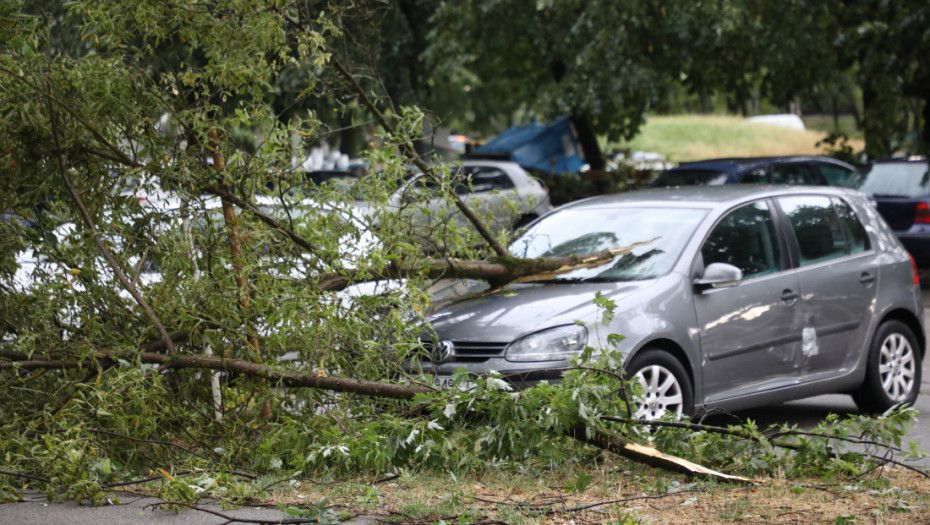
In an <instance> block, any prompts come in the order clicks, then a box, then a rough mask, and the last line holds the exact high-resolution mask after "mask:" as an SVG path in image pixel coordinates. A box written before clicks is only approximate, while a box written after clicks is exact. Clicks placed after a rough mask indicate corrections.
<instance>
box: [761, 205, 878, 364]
mask: <svg viewBox="0 0 930 525" xmlns="http://www.w3.org/2000/svg"><path fill="white" fill-rule="evenodd" d="M778 204H779V207H780V209H781V210H782V211H783V212H784V213H785V216H786V218H787V221H788V223H789V225H790V226H791V231H792V238H793V239H794V241H795V242H796V244H795V246H794V247H793V250H794V251H795V253H796V259H797V261H798V264H799V265H800V268H799V269H798V271H797V275H798V279H799V280H800V287H801V293H802V301H801V306H802V308H803V310H804V333H803V335H804V339H803V341H802V349H801V350H802V351H801V353H800V354H799V356H798V357H799V362H798V370H799V372H800V375H801V377H802V380H803V381H817V380H820V379H825V378H828V377H833V376H841V375H845V374H848V373H849V372H850V371H851V370H852V369H853V368H854V367H855V365H856V363H857V361H858V359H859V357H860V355H861V354H862V349H863V345H864V341H865V339H866V335H867V333H868V330H869V327H868V326H867V320H868V319H870V318H872V316H873V313H874V309H875V301H876V290H877V289H878V283H877V279H878V273H879V266H880V264H879V260H878V256H877V254H876V253H875V252H874V251H873V250H871V249H870V243H869V240H868V236H867V234H866V233H865V230H864V228H863V227H862V224H861V222H860V221H859V219H858V218H857V217H856V215H855V214H854V213H853V212H852V209H851V208H850V207H849V206H848V205H847V204H846V203H845V202H843V201H841V200H838V199H832V200H831V199H830V198H829V197H827V196H804V195H800V196H791V197H783V198H779V199H778Z"/></svg>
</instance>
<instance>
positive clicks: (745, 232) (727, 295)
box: [694, 201, 803, 403]
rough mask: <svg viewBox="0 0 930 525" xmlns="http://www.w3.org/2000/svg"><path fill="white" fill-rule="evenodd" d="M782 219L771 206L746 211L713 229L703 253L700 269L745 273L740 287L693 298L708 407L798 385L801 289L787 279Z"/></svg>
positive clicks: (794, 280)
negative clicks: (715, 266)
mask: <svg viewBox="0 0 930 525" xmlns="http://www.w3.org/2000/svg"><path fill="white" fill-rule="evenodd" d="M775 217H776V214H775V213H773V211H772V208H771V205H770V203H768V202H766V201H757V202H754V203H751V204H748V205H744V206H740V207H738V208H736V209H734V210H731V211H730V212H728V213H727V214H726V215H725V216H723V217H722V218H721V219H720V220H719V221H718V222H717V224H715V225H714V227H713V228H712V229H711V232H710V233H709V234H708V235H707V238H706V239H705V240H704V243H703V245H702V247H701V256H700V264H702V265H709V264H711V263H714V262H723V263H727V264H732V265H733V266H736V267H737V268H739V269H740V270H742V272H743V281H742V282H741V283H739V284H738V285H736V286H734V287H730V288H721V289H711V290H705V291H704V292H703V293H699V294H696V295H695V297H694V308H695V313H696V315H697V322H698V331H699V334H700V341H701V352H702V361H703V362H702V365H703V369H704V371H703V379H704V382H703V388H702V392H701V393H699V396H700V397H702V398H703V401H705V402H707V403H712V402H714V401H716V400H723V399H727V398H730V397H734V396H740V395H744V394H747V393H753V392H757V391H759V390H767V389H772V388H779V387H782V386H785V385H789V384H794V383H796V381H797V374H796V368H795V365H796V363H797V359H798V353H799V352H800V350H801V337H802V328H803V310H802V308H801V304H800V303H801V301H800V298H801V297H800V281H799V280H798V276H797V274H796V272H794V271H784V269H785V268H786V266H787V262H786V261H787V259H786V257H785V254H784V250H783V243H781V242H780V240H779V236H778V233H777V227H776V219H775ZM700 401H701V399H698V402H700Z"/></svg>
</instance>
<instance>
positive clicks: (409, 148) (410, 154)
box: [274, 6, 508, 257]
mask: <svg viewBox="0 0 930 525" xmlns="http://www.w3.org/2000/svg"><path fill="white" fill-rule="evenodd" d="M274 10H275V11H276V12H277V13H278V14H279V15H280V16H281V17H282V18H283V19H284V20H286V21H287V22H288V23H289V24H291V25H293V26H294V27H296V28H297V29H299V30H300V31H303V32H304V33H309V32H310V30H309V29H308V28H306V27H305V26H304V25H303V24H302V23H300V21H299V20H295V19H294V18H292V17H290V16H288V15H287V14H285V13H284V12H283V11H282V10H281V8H279V7H277V6H275V7H274ZM329 60H330V62H332V64H333V65H334V66H336V70H338V71H339V74H340V75H342V77H343V78H344V79H345V80H346V82H348V83H349V86H351V88H352V90H353V91H355V93H356V94H357V95H358V96H359V98H360V99H361V101H362V104H363V105H364V106H365V107H366V108H368V110H369V111H371V113H372V114H373V115H374V117H375V120H377V121H378V123H379V124H381V127H383V128H384V130H385V131H386V132H387V133H388V134H389V135H390V136H393V137H397V136H398V135H397V131H396V130H395V129H394V126H392V125H391V123H390V122H388V119H387V117H386V116H385V115H384V113H382V112H381V110H379V109H378V106H377V105H376V104H375V102H374V101H373V100H372V99H371V97H369V96H368V93H367V92H366V91H365V88H363V87H362V86H361V84H359V83H358V81H357V80H355V76H353V75H352V72H350V71H349V69H348V68H347V67H346V66H345V65H344V64H343V63H342V62H341V61H340V60H339V59H338V58H336V56H335V55H330V57H329ZM400 149H401V152H402V153H403V154H404V156H405V157H407V159H408V160H410V161H411V162H413V164H414V165H415V166H416V167H417V168H419V169H420V170H421V171H422V172H423V173H427V174H430V175H434V174H435V168H434V167H432V166H430V165H428V164H427V163H426V162H424V161H423V159H422V158H420V155H418V154H417V152H416V149H415V148H414V147H413V145H412V144H411V143H410V142H409V141H407V140H406V139H404V140H403V141H402V142H401V143H400ZM448 195H449V197H450V198H451V199H452V202H454V203H455V206H456V207H457V208H458V209H459V211H461V212H462V214H463V215H465V217H466V218H467V219H468V221H469V222H470V223H471V224H472V226H474V227H475V229H476V230H478V234H479V235H480V236H481V238H482V239H484V240H485V242H487V243H488V246H490V247H491V249H492V250H494V252H495V253H496V254H497V256H498V257H507V255H508V254H507V250H506V249H505V248H504V247H503V246H502V245H501V244H500V243H499V242H498V241H497V238H496V237H494V235H493V234H491V232H490V231H489V230H488V228H487V226H485V224H484V222H483V221H482V220H481V219H480V218H479V217H478V216H477V215H475V213H474V212H473V211H472V210H471V208H469V207H468V205H467V204H465V202H464V201H463V200H462V198H461V197H459V196H458V195H457V194H456V193H455V192H450V193H449V194H448Z"/></svg>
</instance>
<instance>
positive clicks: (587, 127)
mask: <svg viewBox="0 0 930 525" xmlns="http://www.w3.org/2000/svg"><path fill="white" fill-rule="evenodd" d="M572 126H573V127H574V128H575V132H576V133H577V134H578V143H579V144H581V152H582V155H583V156H584V160H585V162H587V163H588V164H589V165H590V166H591V169H592V170H602V169H604V155H603V154H602V153H601V146H600V144H598V142H597V134H596V133H595V132H594V126H592V125H591V119H589V118H588V116H587V115H573V116H572Z"/></svg>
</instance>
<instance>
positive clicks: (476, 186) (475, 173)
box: [456, 167, 514, 193]
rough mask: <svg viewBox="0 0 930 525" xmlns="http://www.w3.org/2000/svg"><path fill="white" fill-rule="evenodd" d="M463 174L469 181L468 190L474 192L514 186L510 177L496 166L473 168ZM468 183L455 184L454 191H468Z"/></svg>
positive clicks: (505, 188) (507, 188) (506, 188)
mask: <svg viewBox="0 0 930 525" xmlns="http://www.w3.org/2000/svg"><path fill="white" fill-rule="evenodd" d="M463 176H465V177H467V180H468V183H469V184H468V185H470V186H471V190H470V191H472V192H474V193H480V192H484V191H494V190H509V189H511V188H513V187H514V184H513V181H512V180H510V177H509V176H508V175H507V174H506V173H504V171H503V170H500V169H497V168H484V167H478V168H473V169H471V170H469V171H468V172H467V175H463ZM468 185H466V184H460V185H457V186H456V192H457V193H468V192H469V190H468Z"/></svg>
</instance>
